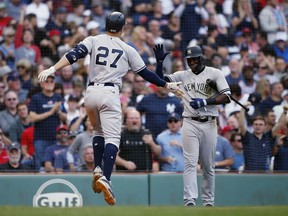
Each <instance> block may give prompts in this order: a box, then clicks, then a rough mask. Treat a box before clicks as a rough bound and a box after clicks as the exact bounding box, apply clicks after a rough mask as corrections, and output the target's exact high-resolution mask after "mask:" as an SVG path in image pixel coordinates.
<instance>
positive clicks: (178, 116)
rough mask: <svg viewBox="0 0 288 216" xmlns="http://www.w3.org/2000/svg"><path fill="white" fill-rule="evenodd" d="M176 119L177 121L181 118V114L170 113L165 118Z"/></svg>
mask: <svg viewBox="0 0 288 216" xmlns="http://www.w3.org/2000/svg"><path fill="white" fill-rule="evenodd" d="M173 119H174V120H177V121H180V120H181V119H182V118H181V116H180V115H179V114H178V113H171V114H170V115H169V117H168V119H167V121H169V120H173Z"/></svg>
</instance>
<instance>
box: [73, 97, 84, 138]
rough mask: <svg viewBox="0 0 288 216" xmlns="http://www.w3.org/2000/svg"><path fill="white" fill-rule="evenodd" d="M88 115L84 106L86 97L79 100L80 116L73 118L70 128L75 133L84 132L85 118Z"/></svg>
mask: <svg viewBox="0 0 288 216" xmlns="http://www.w3.org/2000/svg"><path fill="white" fill-rule="evenodd" d="M86 117H87V112H86V109H85V107H84V99H81V101H80V102H79V116H78V117H76V118H74V119H72V121H71V122H70V125H69V130H70V131H71V132H74V133H76V132H77V133H82V132H83V131H84V127H85V126H84V125H85V123H84V122H85V118H86Z"/></svg>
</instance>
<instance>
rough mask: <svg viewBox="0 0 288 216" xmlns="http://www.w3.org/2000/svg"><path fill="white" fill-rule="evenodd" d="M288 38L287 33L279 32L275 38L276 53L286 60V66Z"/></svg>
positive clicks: (287, 61) (287, 60) (287, 62)
mask: <svg viewBox="0 0 288 216" xmlns="http://www.w3.org/2000/svg"><path fill="white" fill-rule="evenodd" d="M287 40H288V36H287V32H277V33H276V36H275V43H274V46H273V48H274V51H275V54H276V56H277V57H282V58H284V59H285V62H286V64H288V44H287Z"/></svg>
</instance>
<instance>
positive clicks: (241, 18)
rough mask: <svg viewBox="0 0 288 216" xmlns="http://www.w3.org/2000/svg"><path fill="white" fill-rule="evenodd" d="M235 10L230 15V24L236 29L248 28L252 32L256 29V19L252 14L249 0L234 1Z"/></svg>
mask: <svg viewBox="0 0 288 216" xmlns="http://www.w3.org/2000/svg"><path fill="white" fill-rule="evenodd" d="M234 8H235V11H236V12H234V14H233V17H232V21H231V22H232V26H233V28H234V29H235V30H236V31H241V30H243V29H244V28H249V29H250V31H252V32H254V31H255V30H257V29H258V21H257V19H256V17H255V16H254V12H253V8H252V4H251V1H250V0H236V1H234Z"/></svg>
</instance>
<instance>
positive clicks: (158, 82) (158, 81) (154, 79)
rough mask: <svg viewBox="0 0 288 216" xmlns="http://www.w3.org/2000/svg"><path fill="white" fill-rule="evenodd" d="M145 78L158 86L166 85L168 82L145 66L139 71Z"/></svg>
mask: <svg viewBox="0 0 288 216" xmlns="http://www.w3.org/2000/svg"><path fill="white" fill-rule="evenodd" d="M138 74H139V75H140V76H141V77H142V78H143V79H145V80H147V81H148V82H150V83H153V84H155V85H157V86H161V87H164V86H165V85H166V82H165V81H164V80H163V79H160V77H158V75H157V74H155V73H154V72H152V71H150V70H148V69H147V68H144V69H143V70H141V71H140V72H139V73H138Z"/></svg>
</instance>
